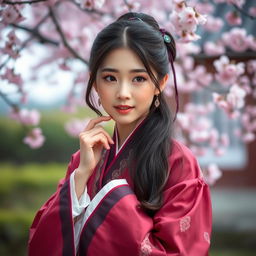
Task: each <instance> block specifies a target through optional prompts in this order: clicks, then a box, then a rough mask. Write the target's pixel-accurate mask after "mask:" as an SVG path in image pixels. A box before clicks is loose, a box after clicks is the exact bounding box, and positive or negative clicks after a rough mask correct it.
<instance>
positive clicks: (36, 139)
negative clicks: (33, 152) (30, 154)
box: [23, 128, 45, 149]
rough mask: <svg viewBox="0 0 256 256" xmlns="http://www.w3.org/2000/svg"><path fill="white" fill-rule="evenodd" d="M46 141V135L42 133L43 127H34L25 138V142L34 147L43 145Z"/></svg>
mask: <svg viewBox="0 0 256 256" xmlns="http://www.w3.org/2000/svg"><path fill="white" fill-rule="evenodd" d="M44 141H45V137H44V136H43V134H42V130H41V128H34V129H33V130H31V131H30V132H29V133H28V135H27V136H26V137H25V138H24V140H23V142H24V143H25V144H27V145H29V146H30V147H31V148H33V149H36V148H39V147H41V146H42V145H43V143H44Z"/></svg>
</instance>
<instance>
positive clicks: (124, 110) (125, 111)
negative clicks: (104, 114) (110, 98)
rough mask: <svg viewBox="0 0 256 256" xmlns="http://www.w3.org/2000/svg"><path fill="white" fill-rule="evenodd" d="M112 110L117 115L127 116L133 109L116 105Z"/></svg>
mask: <svg viewBox="0 0 256 256" xmlns="http://www.w3.org/2000/svg"><path fill="white" fill-rule="evenodd" d="M114 108H115V109H116V111H117V112H118V113H119V114H128V113H129V112H130V111H131V110H132V109H133V108H134V107H131V106H129V105H118V106H114Z"/></svg>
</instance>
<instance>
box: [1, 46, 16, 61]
mask: <svg viewBox="0 0 256 256" xmlns="http://www.w3.org/2000/svg"><path fill="white" fill-rule="evenodd" d="M1 52H2V53H4V54H8V55H9V56H10V57H11V58H13V59H17V58H18V57H20V54H19V53H18V51H17V50H15V49H14V44H13V43H9V42H8V43H5V47H4V48H2V49H1Z"/></svg>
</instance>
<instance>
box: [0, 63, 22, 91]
mask: <svg viewBox="0 0 256 256" xmlns="http://www.w3.org/2000/svg"><path fill="white" fill-rule="evenodd" d="M0 77H1V78H2V79H4V80H7V81H8V82H9V83H13V84H16V85H18V86H19V87H20V88H21V86H22V85H23V80H22V77H21V75H20V74H15V73H14V69H11V68H6V69H5V73H4V74H3V75H1V76H0Z"/></svg>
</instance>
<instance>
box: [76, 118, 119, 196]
mask: <svg viewBox="0 0 256 256" xmlns="http://www.w3.org/2000/svg"><path fill="white" fill-rule="evenodd" d="M109 120H111V117H110V116H101V117H98V118H95V119H92V120H91V121H90V122H89V123H88V125H87V127H86V128H85V130H84V131H83V132H81V133H80V134H79V140H80V164H79V167H78V168H77V170H76V174H75V183H76V193H77V197H78V198H79V197H80V196H81V194H82V193H83V191H84V187H85V184H86V183H87V181H88V179H89V177H90V176H91V174H92V172H93V170H94V168H95V167H96V165H97V164H98V162H99V160H100V157H101V152H102V149H103V147H104V148H105V149H109V148H110V146H109V144H114V141H113V140H112V138H111V137H110V135H109V134H108V133H107V132H106V131H105V130H104V129H103V127H102V126H100V125H97V124H99V123H101V122H103V121H109Z"/></svg>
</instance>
